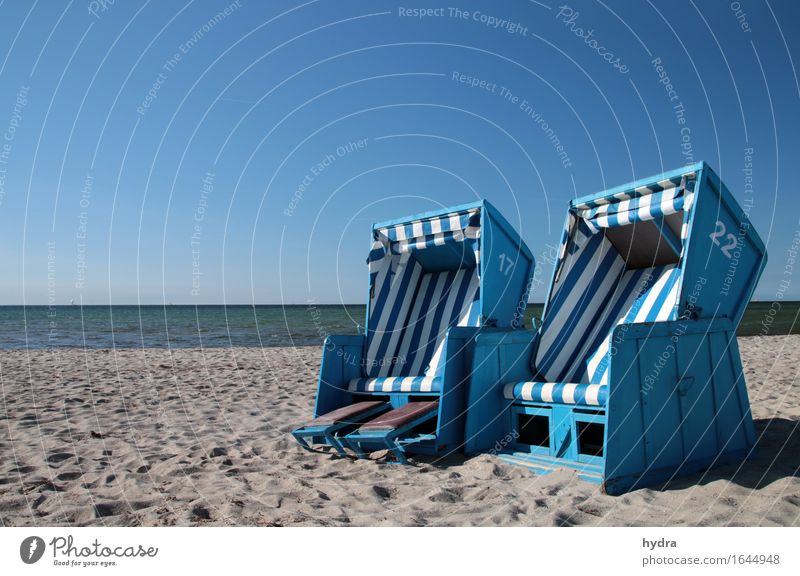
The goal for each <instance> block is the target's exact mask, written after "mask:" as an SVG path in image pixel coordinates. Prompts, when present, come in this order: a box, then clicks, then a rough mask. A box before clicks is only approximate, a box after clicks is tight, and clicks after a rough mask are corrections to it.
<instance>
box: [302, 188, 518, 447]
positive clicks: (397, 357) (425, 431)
mask: <svg viewBox="0 0 800 576" xmlns="http://www.w3.org/2000/svg"><path fill="white" fill-rule="evenodd" d="M367 262H368V266H369V280H370V283H369V286H370V289H369V301H368V307H367V318H366V327H367V330H366V334H365V335H363V336H348V337H341V336H335V337H329V338H328V339H327V340H326V342H325V347H324V350H323V361H322V367H321V371H320V380H319V383H318V391H317V400H316V407H315V417H319V416H323V415H325V414H326V413H328V412H330V411H332V410H336V409H338V408H340V407H342V406H347V405H349V404H352V403H354V402H361V401H366V400H374V399H380V400H382V401H384V402H385V403H386V404H387V405H389V406H391V407H392V408H395V409H397V408H401V407H403V406H405V405H407V404H409V403H413V402H420V401H437V402H438V409H437V411H436V412H435V418H430V417H428V418H426V422H420V423H418V424H419V425H417V424H416V423H415V425H414V426H412V427H411V428H409V429H407V430H406V429H403V430H402V431H401V436H402V437H398V438H394V437H392V438H391V440H392V442H394V441H395V440H396V441H397V442H399V443H400V445H402V447H403V448H402V452H404V453H405V452H409V453H423V454H442V453H446V452H452V451H461V450H463V444H464V418H465V414H466V411H467V407H466V404H465V401H466V395H467V385H468V382H469V366H470V363H471V361H472V355H471V354H472V343H473V339H474V336H475V334H476V333H477V330H478V329H479V328H480V327H481V326H485V325H489V326H498V327H502V328H506V329H511V328H516V327H518V326H521V324H522V318H523V316H524V311H525V305H526V303H527V290H528V289H529V283H530V281H531V278H532V275H533V257H532V255H531V253H530V251H529V250H528V248H527V247H526V246H525V245H524V243H523V242H522V241H521V239H520V238H519V236H518V235H517V233H516V232H515V231H514V229H513V228H512V227H511V226H510V224H509V223H508V222H507V221H506V220H505V219H504V218H503V217H502V216H501V215H500V214H499V213H498V212H497V210H496V209H495V208H494V207H493V206H492V205H491V204H489V203H488V202H485V201H481V202H475V203H472V204H465V205H462V206H456V207H453V208H449V209H447V210H441V211H437V212H431V213H425V214H418V215H415V216H411V217H408V218H402V219H397V220H392V221H389V222H383V223H379V224H376V225H375V226H374V227H373V234H372V244H371V248H370V253H369V257H368V259H367ZM394 434H396V431H394V432H392V434H389V436H392V435H394ZM372 436H375V434H374V433H372ZM312 439H313V441H314V442H316V443H329V444H330V442H329V441H327V440H326V438H325V437H324V436H314V437H313V438H312ZM373 439H374V440H375V441H374V442H373V443H372V444H370V441H369V440H370V435H366V436H365V437H364V438H363V439H362V440H363V441H359V442H358V444H359V450H370V449H384V448H386V439H385V438H383V437H381V438H377V436H376V437H375V438H373Z"/></svg>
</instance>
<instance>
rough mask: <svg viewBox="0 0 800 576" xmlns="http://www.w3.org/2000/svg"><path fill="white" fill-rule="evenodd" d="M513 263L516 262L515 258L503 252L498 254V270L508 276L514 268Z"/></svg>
mask: <svg viewBox="0 0 800 576" xmlns="http://www.w3.org/2000/svg"><path fill="white" fill-rule="evenodd" d="M514 264H516V260H512V259H511V258H509V257H508V256H506V255H505V254H500V272H502V273H503V274H505V275H506V276H508V274H509V273H510V272H511V269H512V268H514Z"/></svg>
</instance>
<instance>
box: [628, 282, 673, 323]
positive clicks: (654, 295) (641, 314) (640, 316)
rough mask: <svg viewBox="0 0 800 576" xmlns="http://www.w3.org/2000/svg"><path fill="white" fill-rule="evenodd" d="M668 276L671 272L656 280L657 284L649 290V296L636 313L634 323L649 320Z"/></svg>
mask: <svg viewBox="0 0 800 576" xmlns="http://www.w3.org/2000/svg"><path fill="white" fill-rule="evenodd" d="M667 278H669V274H661V276H659V278H658V280H656V282H655V284H654V285H653V286H652V287H651V288H650V289H649V290H648V291H647V296H646V297H645V299H644V303H643V304H642V306H641V307H640V308H639V311H638V312H637V313H636V317H635V318H634V320H633V322H634V323H637V324H638V323H640V322H645V321H646V320H647V316H648V315H649V314H650V312H651V311H652V310H653V305H654V304H655V301H656V300H657V299H658V297H659V295H660V294H661V291H662V290H663V289H664V285H665V284H666V283H667Z"/></svg>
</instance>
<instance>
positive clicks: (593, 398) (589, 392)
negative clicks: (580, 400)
mask: <svg viewBox="0 0 800 576" xmlns="http://www.w3.org/2000/svg"><path fill="white" fill-rule="evenodd" d="M599 396H600V385H599V384H589V386H587V387H586V395H585V397H584V398H585V401H586V403H587V404H590V405H592V406H599V405H600V398H599Z"/></svg>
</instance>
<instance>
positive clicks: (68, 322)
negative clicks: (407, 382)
mask: <svg viewBox="0 0 800 576" xmlns="http://www.w3.org/2000/svg"><path fill="white" fill-rule="evenodd" d="M541 311H542V306H541V305H535V304H533V305H530V306H528V318H527V321H526V323H525V325H526V326H530V325H531V317H532V316H536V317H537V318H538V317H539V316H540V315H541ZM798 312H800V302H783V303H781V307H780V309H777V306H773V305H771V304H770V303H765V302H753V303H751V304H750V306H749V307H748V309H747V312H746V313H745V316H744V319H743V321H742V324H741V326H740V327H739V335H740V336H751V335H754V334H770V335H777V334H798V333H800V325H799V323H798V322H797V319H798ZM364 314H365V309H364V306H255V307H253V306H112V307H109V306H84V307H83V308H81V307H79V306H56V307H53V308H49V307H47V306H28V307H22V306H0V348H48V347H59V346H60V347H87V348H110V347H113V346H116V347H118V348H138V347H157V348H165V347H176V348H189V347H199V346H204V347H225V346H317V345H319V344H321V342H322V340H323V338H324V337H325V336H326V335H328V334H357V333H358V330H359V325H363V323H364Z"/></svg>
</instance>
